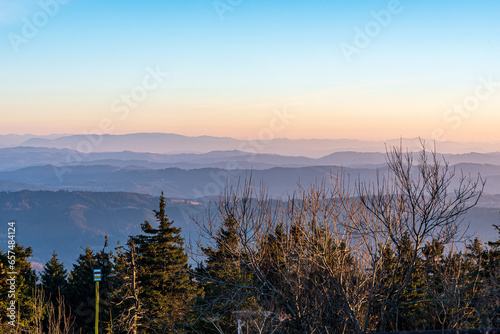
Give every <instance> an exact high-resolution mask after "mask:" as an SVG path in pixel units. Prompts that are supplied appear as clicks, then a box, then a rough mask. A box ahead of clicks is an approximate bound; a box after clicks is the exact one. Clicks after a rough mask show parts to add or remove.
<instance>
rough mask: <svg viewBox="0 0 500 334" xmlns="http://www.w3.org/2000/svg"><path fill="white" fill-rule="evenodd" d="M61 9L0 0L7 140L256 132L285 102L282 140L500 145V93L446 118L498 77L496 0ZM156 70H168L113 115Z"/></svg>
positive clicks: (2, 127)
mask: <svg viewBox="0 0 500 334" xmlns="http://www.w3.org/2000/svg"><path fill="white" fill-rule="evenodd" d="M51 2H52V3H54V2H57V1H56V0H52V1H49V0H46V1H40V2H39V1H32V0H12V1H6V0H0V13H1V14H0V48H1V50H2V52H0V117H1V122H0V134H5V133H38V134H48V133H67V132H73V133H82V132H85V131H92V130H95V129H99V126H100V124H101V121H102V120H103V119H106V120H107V121H109V122H111V123H112V125H113V126H112V130H110V131H107V132H110V133H130V132H156V131H161V132H176V133H181V134H187V135H201V134H209V135H220V136H234V137H238V138H247V137H249V136H256V134H258V133H259V131H260V130H261V129H263V128H268V127H269V124H270V121H271V120H272V118H273V115H274V114H273V110H275V109H276V108H278V109H283V108H287V110H289V113H293V115H294V116H295V117H294V118H293V120H292V121H290V122H287V124H286V127H284V128H283V129H282V128H281V127H280V130H279V131H276V132H277V133H275V134H274V136H276V137H292V138H312V137H317V138H360V139H388V138H391V137H399V136H404V137H415V136H422V137H426V138H430V137H431V136H432V134H433V133H434V134H439V136H441V137H442V138H447V139H453V140H462V141H469V140H488V141H500V135H499V133H500V132H499V131H498V128H499V126H498V125H500V116H499V114H500V113H499V112H498V110H499V107H500V86H499V87H496V89H494V90H493V91H491V92H490V91H486V90H485V89H487V88H484V89H483V88H480V90H483V91H484V92H490V93H491V94H489V95H488V94H487V95H488V96H487V98H486V97H485V98H481V99H480V101H479V102H480V103H479V104H478V105H477V106H475V105H474V106H473V107H471V108H470V110H469V111H468V112H462V113H460V112H458V111H453V110H451V111H450V110H449V109H450V108H453V106H454V105H456V104H462V103H463V102H464V101H465V100H466V99H467V98H468V97H469V96H471V95H472V96H473V95H474V94H475V91H476V89H477V87H478V86H480V85H481V82H482V81H481V79H480V78H486V79H487V78H488V77H489V76H492V78H493V81H500V62H499V60H498V59H500V21H499V20H498V17H499V15H500V2H498V1H494V0H486V1H478V2H472V1H457V0H455V1H448V0H445V1H424V0H422V1H417V0H413V1H404V0H402V1H400V2H399V5H397V4H396V3H395V2H391V1H342V2H341V1H327V0H309V1H287V2H277V1H274V2H272V1H263V0H242V1H237V0H229V1H228V0H221V1H212V0H203V1H201V0H199V1H191V0H168V1H165V0H157V1H141V2H139V1H128V2H127V1H114V0H107V1H94V0H71V1H62V0H61V2H67V3H65V4H59V8H57V12H56V13H53V14H54V15H53V16H50V15H49V14H47V13H45V12H46V11H47V10H46V9H45V10H44V9H43V8H42V6H41V4H42V3H51ZM391 3H392V4H391ZM214 4H217V5H218V6H219V7H218V8H217V7H216V6H215V5H214ZM391 6H393V8H397V10H394V12H393V13H391V12H390V10H389V8H392V7H391ZM48 8H50V9H54V7H53V6H49V7H48ZM373 11H375V12H376V13H383V12H384V11H388V12H389V13H390V17H389V18H387V17H385V19H386V22H385V23H384V24H381V23H377V21H376V19H375V18H374V14H373ZM381 11H382V12H381ZM44 15H45V16H44ZM45 18H46V20H45ZM37 20H38V21H37ZM26 22H29V24H33V25H34V26H35V27H36V26H37V25H38V26H39V27H36V29H38V31H37V32H36V33H32V31H29V29H27V28H26V25H27V23H26ZM377 25H378V28H377ZM370 27H372V28H374V29H375V30H372V31H371V35H372V36H371V37H368V39H369V43H368V45H367V46H365V45H360V44H359V43H358V44H357V45H356V42H355V38H356V35H357V31H359V30H357V29H360V30H363V31H366V29H369V28H370ZM26 31H28V32H31V33H32V34H31V35H33V36H31V35H30V34H28V35H26ZM20 41H21V42H20ZM346 45H350V46H353V47H356V48H357V52H356V53H353V54H351V55H350V56H348V57H346V54H345V46H346ZM342 46H344V52H343V51H342V50H343V48H342ZM351 50H352V49H351ZM348 58H349V59H348ZM148 68H150V69H151V68H153V69H154V68H159V69H161V70H162V71H164V72H168V76H166V77H165V79H164V80H163V81H162V82H161V83H160V84H159V85H158V87H155V88H154V89H151V90H148V92H147V96H146V97H145V98H144V100H141V101H138V103H137V105H134V107H133V108H129V110H128V111H127V112H125V111H124V109H121V110H122V112H116V111H117V110H116V109H117V108H118V106H122V107H123V103H124V102H123V101H122V100H121V96H122V95H123V94H129V95H130V93H131V92H132V90H133V89H134V87H136V86H137V85H141V84H142V82H143V80H144V78H145V76H147V75H148V73H149V72H148V70H147V69H148ZM485 94H486V93H485ZM485 94H483V95H485ZM483 95H481V96H483ZM136 102H137V101H136ZM113 106H114V107H115V108H114V109H113ZM109 122H108V123H109ZM108 128H109V127H108ZM436 131H437V132H436ZM105 132H106V131H105ZM278 132H279V133H278Z"/></svg>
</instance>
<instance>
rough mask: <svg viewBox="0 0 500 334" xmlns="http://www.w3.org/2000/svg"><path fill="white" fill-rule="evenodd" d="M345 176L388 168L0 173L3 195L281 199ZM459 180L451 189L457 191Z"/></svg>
mask: <svg viewBox="0 0 500 334" xmlns="http://www.w3.org/2000/svg"><path fill="white" fill-rule="evenodd" d="M454 167H455V168H456V169H457V173H460V172H461V171H463V172H464V173H465V175H467V174H471V175H472V176H473V177H475V176H477V174H478V173H480V174H481V175H482V176H483V177H484V178H486V179H487V183H486V188H485V192H486V193H488V194H499V193H500V166H497V165H483V164H469V163H467V164H457V165H455V166H454ZM340 172H343V173H344V174H345V175H347V176H349V177H350V179H351V187H354V185H355V183H356V182H369V181H370V180H371V181H374V180H376V178H377V175H380V177H383V176H384V175H386V173H387V167H385V166H384V167H381V168H379V169H375V168H352V167H339V166H311V167H299V168H290V167H274V168H270V169H263V170H249V169H238V170H225V169H220V168H200V169H191V170H186V169H180V168H166V169H147V168H142V167H141V168H139V167H115V166H102V165H97V166H72V167H67V166H65V167H54V166H37V167H27V168H22V169H19V170H15V171H4V172H0V190H3V191H19V190H23V189H29V190H71V191H76V190H79V191H125V192H134V193H143V194H150V195H155V196H156V195H158V194H160V192H161V191H162V190H163V191H165V192H166V193H168V195H169V196H170V197H176V198H184V199H191V198H200V197H205V196H218V195H219V194H220V193H221V192H223V191H224V189H225V188H226V187H231V186H233V187H235V186H237V185H238V184H241V183H242V182H244V181H245V179H248V178H250V177H252V179H253V181H254V182H255V183H257V184H258V183H260V182H262V183H263V184H264V185H265V186H266V187H267V189H268V191H269V195H271V196H273V197H279V196H281V195H283V194H286V193H291V192H293V191H294V190H296V189H297V185H298V184H299V183H300V184H301V185H302V186H308V185H310V184H315V183H316V184H318V183H320V182H321V181H322V180H326V182H327V184H329V182H330V181H331V180H332V178H333V179H335V177H336V175H337V174H338V173H340ZM456 182H457V178H455V180H454V182H453V183H452V184H451V187H455V186H457V183H456Z"/></svg>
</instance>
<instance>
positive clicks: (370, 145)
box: [0, 133, 500, 158]
mask: <svg viewBox="0 0 500 334" xmlns="http://www.w3.org/2000/svg"><path fill="white" fill-rule="evenodd" d="M21 139H25V140H21ZM401 141H402V142H403V146H404V147H407V148H408V149H409V150H418V149H419V148H420V144H419V139H418V138H410V139H391V140H386V141H361V140H352V139H286V138H277V139H273V140H257V139H253V140H240V139H234V138H228V137H213V136H199V137H189V136H183V135H178V134H170V133H134V134H125V135H108V134H106V135H51V136H32V135H25V137H24V138H23V137H20V136H17V137H16V136H15V135H14V136H13V135H4V136H0V145H1V146H3V147H12V146H32V147H49V148H60V149H62V148H69V149H73V150H78V151H82V152H87V153H91V152H121V151H134V152H149V153H207V152H211V151H219V150H222V151H234V150H237V151H244V152H251V153H262V154H264V153H265V154H281V155H288V156H305V157H309V158H320V157H323V156H325V155H328V154H331V153H334V152H342V151H355V152H385V148H386V145H387V146H389V147H390V146H395V145H396V146H398V145H399V144H400V142H401ZM428 144H429V145H431V146H432V144H433V142H432V141H428ZM436 144H437V147H438V149H439V152H442V153H470V152H477V153H490V152H498V151H500V143H477V142H471V143H458V142H451V141H445V142H437V143H436Z"/></svg>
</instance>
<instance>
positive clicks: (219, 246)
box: [197, 214, 255, 333]
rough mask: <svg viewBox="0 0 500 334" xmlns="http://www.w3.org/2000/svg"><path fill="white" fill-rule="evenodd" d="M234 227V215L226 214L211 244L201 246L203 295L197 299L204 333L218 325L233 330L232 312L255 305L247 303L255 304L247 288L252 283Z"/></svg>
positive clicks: (210, 331)
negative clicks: (203, 262) (203, 258)
mask: <svg viewBox="0 0 500 334" xmlns="http://www.w3.org/2000/svg"><path fill="white" fill-rule="evenodd" d="M237 227H238V221H237V220H236V218H235V217H234V215H232V214H230V215H228V216H227V217H226V219H224V221H223V222H222V226H221V227H220V229H219V231H218V232H217V236H216V238H215V248H212V247H202V249H201V250H202V252H203V253H204V255H205V256H206V258H207V259H206V263H205V264H200V265H199V266H198V268H197V275H198V277H199V279H200V281H201V282H203V288H204V296H203V298H202V299H201V300H200V301H199V303H198V307H199V309H200V312H201V313H202V314H203V317H202V319H204V320H205V321H204V322H203V323H202V324H200V330H203V332H204V333H218V332H219V331H218V328H224V329H226V330H227V331H229V332H231V331H235V330H236V320H235V318H234V312H235V311H242V310H247V309H249V308H255V307H251V306H255V305H254V304H255V300H254V299H252V298H249V296H251V295H252V293H251V291H249V290H250V289H249V288H248V287H250V286H252V276H251V274H250V272H249V271H248V270H246V268H245V267H244V263H242V262H244V254H243V252H242V250H241V243H240V241H239V237H238V233H237ZM245 287H247V288H245ZM217 327H218V328H217Z"/></svg>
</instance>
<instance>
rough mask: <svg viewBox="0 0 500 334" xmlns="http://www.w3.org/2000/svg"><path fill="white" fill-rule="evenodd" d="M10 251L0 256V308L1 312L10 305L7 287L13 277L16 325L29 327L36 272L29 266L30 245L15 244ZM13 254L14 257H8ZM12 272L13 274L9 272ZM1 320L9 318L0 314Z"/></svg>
mask: <svg viewBox="0 0 500 334" xmlns="http://www.w3.org/2000/svg"><path fill="white" fill-rule="evenodd" d="M9 250H10V251H11V253H8V252H6V253H4V254H2V256H1V263H2V264H1V272H0V282H1V283H2V287H6V288H2V289H1V290H0V309H1V310H2V313H3V312H5V310H7V308H8V306H10V301H11V300H12V298H9V294H10V293H11V291H10V288H9V289H7V287H8V286H10V285H11V284H8V283H9V282H11V281H9V280H12V279H14V280H15V283H14V286H15V293H14V294H15V298H14V300H15V303H16V313H17V315H16V320H15V323H16V326H19V327H20V328H29V326H30V325H31V321H32V319H31V318H30V317H31V315H32V312H31V307H32V299H33V289H34V288H35V285H36V274H35V271H34V270H33V269H32V268H31V264H30V262H29V259H30V258H31V256H32V254H33V252H32V250H31V247H24V246H22V245H19V244H17V243H16V244H15V245H14V247H13V248H12V249H9ZM9 254H15V255H14V258H12V257H9V256H11V255H9ZM11 273H14V274H11ZM1 316H2V319H1V320H2V322H4V321H5V322H7V321H9V319H7V318H5V316H6V314H1Z"/></svg>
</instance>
